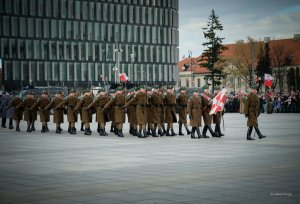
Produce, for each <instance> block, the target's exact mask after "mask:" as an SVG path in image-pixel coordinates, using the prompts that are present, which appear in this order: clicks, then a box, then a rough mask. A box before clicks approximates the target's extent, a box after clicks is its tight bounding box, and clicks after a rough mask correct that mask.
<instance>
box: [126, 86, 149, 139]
mask: <svg viewBox="0 0 300 204" xmlns="http://www.w3.org/2000/svg"><path fill="white" fill-rule="evenodd" d="M133 102H136V119H137V124H138V137H139V138H146V137H147V132H146V125H147V122H148V120H147V111H148V110H147V94H146V89H145V86H140V92H139V93H138V94H136V95H134V97H133V98H132V99H130V101H128V103H126V104H125V106H124V107H128V106H130V105H131V104H132V103H133Z"/></svg>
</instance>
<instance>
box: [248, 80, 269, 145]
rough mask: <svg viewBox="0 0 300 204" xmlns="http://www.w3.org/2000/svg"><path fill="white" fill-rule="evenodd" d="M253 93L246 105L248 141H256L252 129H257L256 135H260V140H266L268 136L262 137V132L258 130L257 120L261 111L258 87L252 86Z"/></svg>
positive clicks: (250, 94)
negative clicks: (252, 135)
mask: <svg viewBox="0 0 300 204" xmlns="http://www.w3.org/2000/svg"><path fill="white" fill-rule="evenodd" d="M250 88H251V92H250V93H249V95H248V97H247V100H246V103H245V116H246V117H247V118H248V120H247V126H248V131H247V140H254V139H253V138H252V137H251V133H252V129H253V127H254V128H255V131H256V133H257V134H258V137H259V139H262V138H265V137H266V136H264V135H262V134H261V132H260V130H259V129H258V122H257V118H258V116H259V114H260V109H259V98H258V96H257V91H256V88H257V87H256V86H255V85H254V86H251V87H250Z"/></svg>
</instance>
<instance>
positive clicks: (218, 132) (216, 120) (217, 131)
mask: <svg viewBox="0 0 300 204" xmlns="http://www.w3.org/2000/svg"><path fill="white" fill-rule="evenodd" d="M214 92H215V96H216V95H218V93H219V92H220V88H219V87H215V90H214ZM222 114H223V111H218V112H216V113H215V114H213V123H214V124H216V126H215V134H216V136H217V137H222V136H224V134H223V133H222V132H221V127H220V125H221V117H222Z"/></svg>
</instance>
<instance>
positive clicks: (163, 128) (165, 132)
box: [162, 125, 167, 136]
mask: <svg viewBox="0 0 300 204" xmlns="http://www.w3.org/2000/svg"><path fill="white" fill-rule="evenodd" d="M162 130H163V134H164V135H166V136H167V131H166V128H165V126H164V125H163V126H162Z"/></svg>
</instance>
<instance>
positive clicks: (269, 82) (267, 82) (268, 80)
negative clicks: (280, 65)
mask: <svg viewBox="0 0 300 204" xmlns="http://www.w3.org/2000/svg"><path fill="white" fill-rule="evenodd" d="M273 80H274V78H273V77H272V76H271V75H270V74H265V82H264V85H265V86H267V87H272V83H273Z"/></svg>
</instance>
